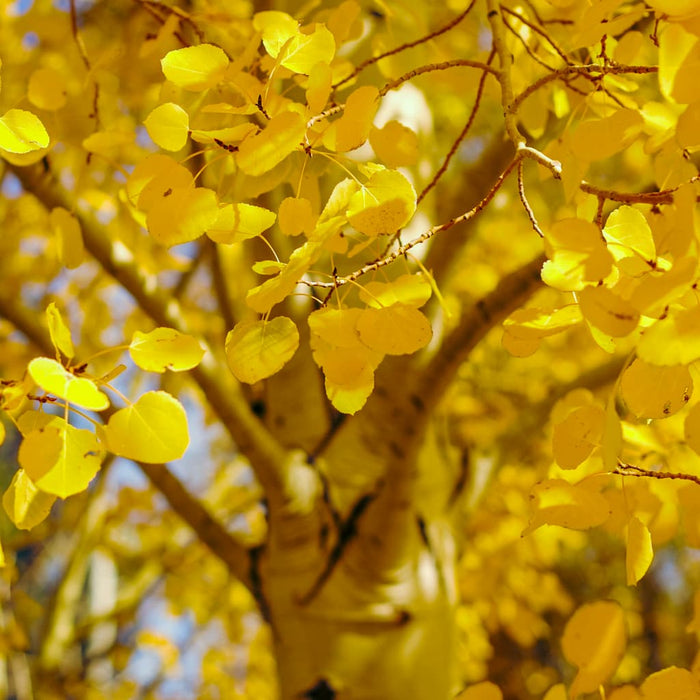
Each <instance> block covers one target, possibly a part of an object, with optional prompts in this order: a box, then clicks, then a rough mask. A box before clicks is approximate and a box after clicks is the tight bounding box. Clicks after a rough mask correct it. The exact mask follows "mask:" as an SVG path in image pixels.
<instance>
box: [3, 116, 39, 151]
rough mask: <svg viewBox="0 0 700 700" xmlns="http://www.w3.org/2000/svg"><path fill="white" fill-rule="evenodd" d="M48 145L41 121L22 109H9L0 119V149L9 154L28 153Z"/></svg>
mask: <svg viewBox="0 0 700 700" xmlns="http://www.w3.org/2000/svg"><path fill="white" fill-rule="evenodd" d="M48 145H49V134H48V132H47V131H46V128H45V127H44V125H43V124H42V123H41V119H39V117H37V116H36V115H35V114H32V113H31V112H27V111H26V110H23V109H10V110H8V111H7V112H5V114H3V116H2V117H0V148H2V149H3V150H5V151H9V152H10V153H29V152H30V151H38V150H41V149H42V148H46V147H47V146H48Z"/></svg>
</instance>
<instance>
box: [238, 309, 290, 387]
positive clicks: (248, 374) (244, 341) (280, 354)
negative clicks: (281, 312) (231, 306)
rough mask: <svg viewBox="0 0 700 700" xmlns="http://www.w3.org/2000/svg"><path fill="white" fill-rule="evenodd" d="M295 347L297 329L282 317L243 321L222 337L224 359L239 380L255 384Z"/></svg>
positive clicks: (277, 367) (283, 361)
mask: <svg viewBox="0 0 700 700" xmlns="http://www.w3.org/2000/svg"><path fill="white" fill-rule="evenodd" d="M298 347H299V331H298V330H297V327H296V326H295V325H294V321H292V320H291V319H289V318H287V317H286V316H278V317H276V318H273V319H272V320H271V321H243V322H241V323H237V324H236V325H235V326H234V328H233V330H231V331H229V333H228V335H227V336H226V359H227V361H228V366H229V369H230V370H231V372H233V376H234V377H236V379H238V381H239V382H245V383H246V384H255V382H259V381H260V380H261V379H266V378H267V377H270V376H272V375H273V374H276V373H277V372H279V371H280V370H281V369H282V367H284V365H286V364H287V362H289V360H291V359H292V356H293V355H294V353H295V352H296V351H297V348H298Z"/></svg>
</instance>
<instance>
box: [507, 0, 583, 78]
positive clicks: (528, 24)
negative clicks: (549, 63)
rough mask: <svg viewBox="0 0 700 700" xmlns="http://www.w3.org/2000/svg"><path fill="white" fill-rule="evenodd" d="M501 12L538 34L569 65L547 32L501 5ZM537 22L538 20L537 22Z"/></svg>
mask: <svg viewBox="0 0 700 700" xmlns="http://www.w3.org/2000/svg"><path fill="white" fill-rule="evenodd" d="M501 11H502V12H505V13H506V14H508V15H511V16H512V17H515V18H517V19H518V20H520V21H521V22H522V23H523V24H524V25H525V26H526V27H529V28H530V29H531V30H532V31H533V32H535V33H536V34H539V35H540V36H541V37H542V38H543V39H544V40H545V41H546V42H547V43H548V44H549V45H550V46H551V47H552V48H553V49H554V51H555V52H556V53H557V54H558V56H559V58H561V60H562V61H564V63H566V64H567V65H569V64H570V63H571V61H570V60H569V57H568V56H567V55H566V54H565V53H564V51H562V49H561V48H559V46H558V44H557V43H556V42H555V41H554V39H552V37H551V36H549V34H547V32H545V31H544V30H543V29H541V28H540V27H538V26H537V25H536V24H534V23H532V22H530V20H528V19H525V17H523V16H522V15H521V14H519V13H517V12H514V11H513V10H511V9H510V8H508V7H505V6H504V5H501ZM538 21H539V20H538Z"/></svg>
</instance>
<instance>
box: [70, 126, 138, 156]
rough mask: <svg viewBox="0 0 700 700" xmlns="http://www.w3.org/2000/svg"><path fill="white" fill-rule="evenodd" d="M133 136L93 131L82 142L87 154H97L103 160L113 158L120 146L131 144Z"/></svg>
mask: <svg viewBox="0 0 700 700" xmlns="http://www.w3.org/2000/svg"><path fill="white" fill-rule="evenodd" d="M133 140H134V134H133V133H125V132H117V131H95V132H93V133H92V134H90V136H88V137H86V138H84V139H83V141H82V146H83V148H84V149H85V150H86V151H87V152H88V153H99V154H100V155H101V156H104V157H105V158H115V157H116V156H117V154H118V153H119V151H120V149H121V147H122V146H125V145H127V144H131V143H133Z"/></svg>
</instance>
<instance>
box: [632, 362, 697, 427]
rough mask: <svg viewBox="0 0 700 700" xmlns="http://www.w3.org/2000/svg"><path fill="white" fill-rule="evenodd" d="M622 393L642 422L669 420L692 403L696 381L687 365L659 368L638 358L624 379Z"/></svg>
mask: <svg viewBox="0 0 700 700" xmlns="http://www.w3.org/2000/svg"><path fill="white" fill-rule="evenodd" d="M620 391H621V393H622V398H623V399H624V400H625V403H626V404H627V407H628V408H629V409H630V411H632V413H634V414H635V415H636V416H637V417H638V418H668V416H672V415H673V414H674V413H677V412H678V411H680V410H681V408H683V406H685V405H686V403H688V401H689V399H690V396H691V395H692V393H693V378H692V377H691V376H690V372H689V371H688V368H687V367H685V366H684V365H677V366H675V367H656V366H654V365H650V364H648V363H646V362H644V360H640V359H639V358H637V359H636V360H635V361H634V362H633V363H632V364H631V365H630V366H629V367H628V368H627V369H626V370H625V373H624V374H623V375H622V379H621V381H620Z"/></svg>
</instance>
